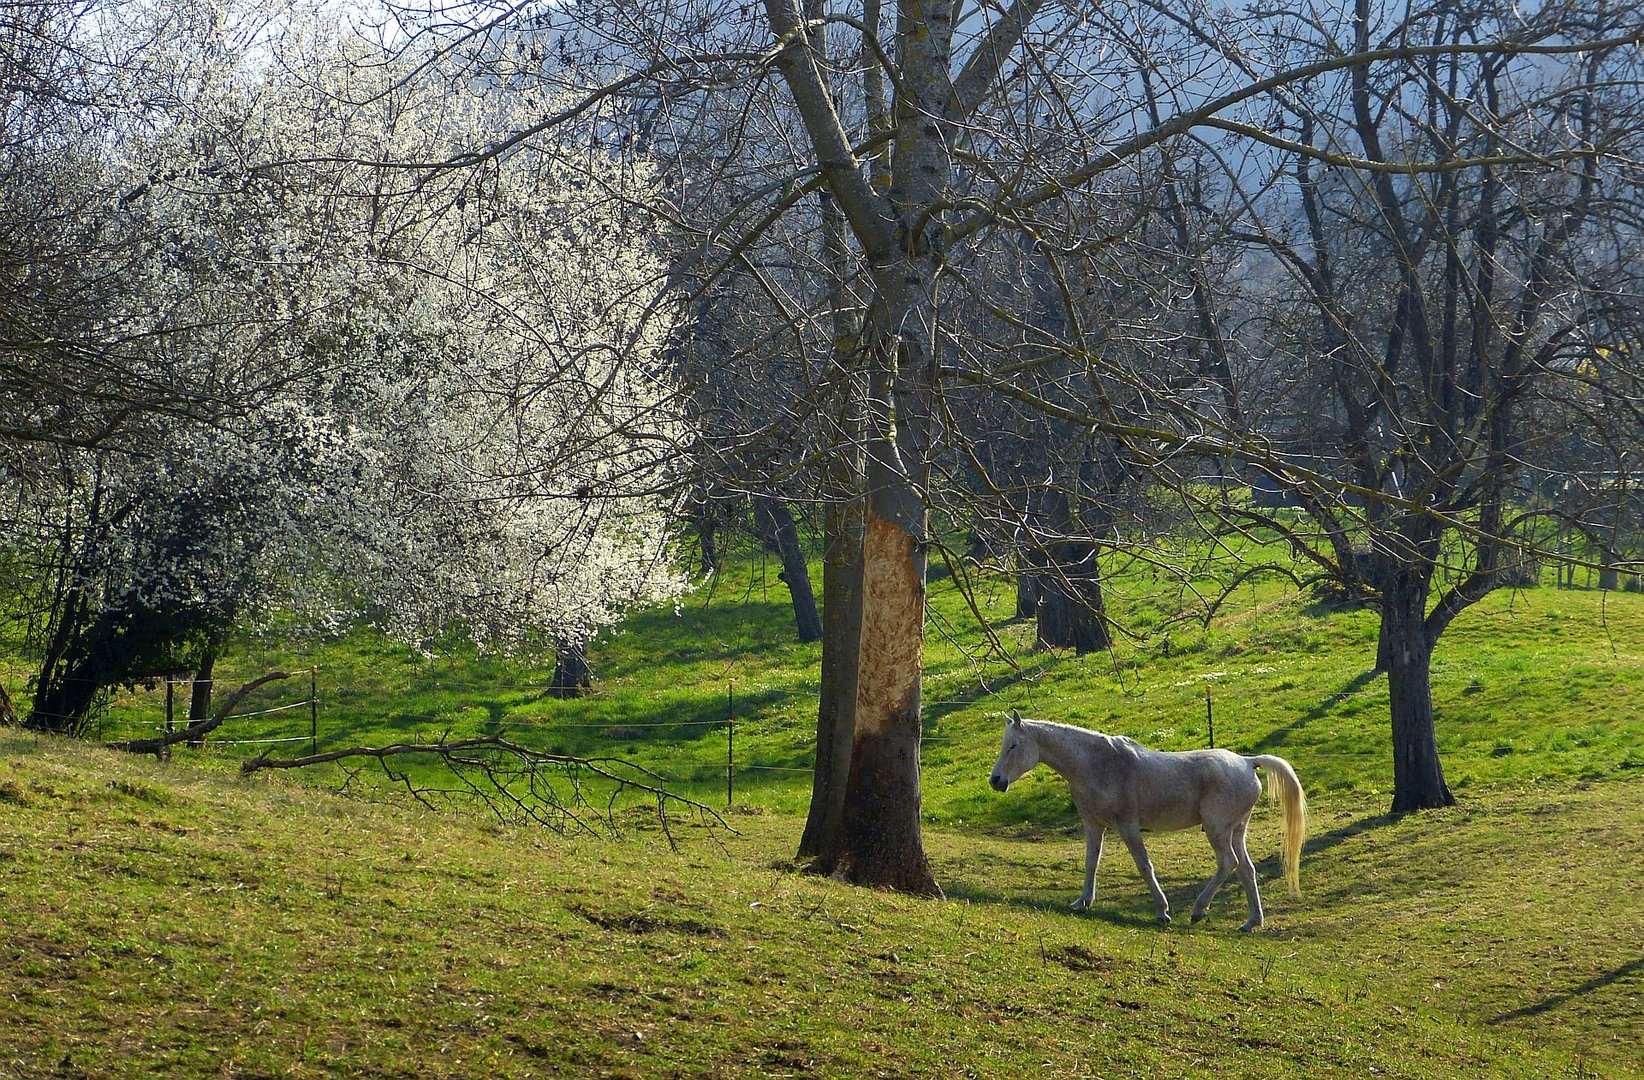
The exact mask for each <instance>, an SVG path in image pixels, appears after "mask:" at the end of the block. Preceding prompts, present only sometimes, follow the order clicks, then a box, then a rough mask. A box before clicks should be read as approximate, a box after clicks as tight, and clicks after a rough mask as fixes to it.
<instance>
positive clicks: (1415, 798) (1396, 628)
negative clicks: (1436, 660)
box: [1377, 574, 1456, 814]
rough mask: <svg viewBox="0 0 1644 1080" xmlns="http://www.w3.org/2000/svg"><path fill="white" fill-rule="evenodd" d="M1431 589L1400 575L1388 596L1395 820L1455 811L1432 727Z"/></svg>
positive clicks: (1385, 632)
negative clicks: (1420, 813)
mask: <svg viewBox="0 0 1644 1080" xmlns="http://www.w3.org/2000/svg"><path fill="white" fill-rule="evenodd" d="M1426 610H1427V588H1426V586H1425V584H1424V583H1423V582H1422V581H1420V580H1419V579H1417V578H1415V577H1414V576H1412V575H1408V574H1401V575H1398V576H1396V577H1394V579H1393V580H1392V581H1391V582H1389V583H1388V585H1387V586H1386V589H1385V591H1384V593H1383V599H1382V615H1381V642H1380V644H1379V645H1378V648H1377V654H1378V656H1380V657H1381V658H1383V659H1384V660H1385V661H1386V663H1387V690H1388V699H1389V704H1390V706H1391V712H1392V720H1393V805H1392V808H1391V809H1392V812H1393V813H1395V814H1402V813H1406V812H1408V811H1411V810H1426V809H1432V808H1435V807H1440V806H1453V805H1455V801H1456V799H1455V796H1454V795H1452V794H1451V793H1450V788H1449V787H1448V786H1447V785H1446V784H1445V782H1444V766H1443V765H1442V764H1441V763H1440V761H1439V753H1438V735H1437V731H1436V729H1435V727H1434V721H1433V689H1432V666H1433V643H1432V640H1431V638H1430V636H1429V634H1428V631H1427V626H1426Z"/></svg>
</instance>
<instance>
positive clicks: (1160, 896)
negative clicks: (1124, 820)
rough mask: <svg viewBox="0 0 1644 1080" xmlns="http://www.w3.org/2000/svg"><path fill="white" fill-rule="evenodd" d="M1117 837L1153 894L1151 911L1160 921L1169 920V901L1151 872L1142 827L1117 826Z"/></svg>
mask: <svg viewBox="0 0 1644 1080" xmlns="http://www.w3.org/2000/svg"><path fill="white" fill-rule="evenodd" d="M1119 837H1120V839H1122V840H1124V842H1125V847H1127V848H1129V849H1130V857H1131V858H1132V859H1135V860H1136V869H1137V870H1139V871H1140V872H1141V875H1142V880H1143V881H1145V882H1147V888H1148V891H1149V892H1151V893H1152V894H1153V911H1154V913H1155V914H1156V915H1157V916H1158V919H1159V921H1160V922H1161V923H1167V922H1169V921H1170V901H1169V900H1168V899H1166V897H1165V894H1164V890H1163V889H1161V888H1159V879H1158V877H1157V876H1156V875H1155V874H1154V873H1153V862H1152V860H1151V859H1149V858H1148V857H1147V845H1146V844H1144V843H1142V827H1141V826H1140V825H1134V824H1132V825H1121V826H1119Z"/></svg>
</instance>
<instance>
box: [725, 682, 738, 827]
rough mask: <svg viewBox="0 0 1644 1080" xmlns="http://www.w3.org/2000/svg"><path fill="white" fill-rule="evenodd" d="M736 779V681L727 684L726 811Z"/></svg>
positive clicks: (729, 805) (728, 807)
mask: <svg viewBox="0 0 1644 1080" xmlns="http://www.w3.org/2000/svg"><path fill="white" fill-rule="evenodd" d="M735 777H736V680H735V679H732V680H731V681H730V682H728V683H726V684H725V809H727V810H729V809H730V808H731V797H732V794H733V792H734V788H735Z"/></svg>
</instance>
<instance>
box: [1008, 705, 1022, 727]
mask: <svg viewBox="0 0 1644 1080" xmlns="http://www.w3.org/2000/svg"><path fill="white" fill-rule="evenodd" d="M1021 722H1022V714H1021V713H1019V712H1017V711H1016V710H1015V709H1012V710H1010V717H1009V718H1008V719H1007V720H1006V721H1005V723H1006V724H1009V725H1010V726H1011V727H1016V726H1017V725H1018V724H1020V723H1021Z"/></svg>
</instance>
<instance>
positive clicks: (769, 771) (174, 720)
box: [93, 666, 976, 806]
mask: <svg viewBox="0 0 1644 1080" xmlns="http://www.w3.org/2000/svg"><path fill="white" fill-rule="evenodd" d="M307 674H308V676H309V678H308V679H307V680H306V683H307V685H306V686H305V687H304V688H303V689H304V690H305V691H306V693H304V694H303V696H302V697H300V698H295V699H289V700H283V701H282V700H278V699H277V695H279V694H280V693H281V692H282V691H284V692H286V693H289V690H287V689H286V688H287V687H289V685H290V684H289V683H285V684H281V683H273V684H270V685H269V686H268V687H266V688H263V689H262V690H260V691H259V692H258V694H257V696H258V697H261V698H264V699H265V700H266V699H267V698H270V697H273V698H275V700H273V701H272V702H269V703H265V704H260V705H258V706H257V707H254V708H245V709H242V710H240V711H237V712H234V713H231V714H229V715H227V716H225V717H224V718H223V720H222V723H221V724H220V725H219V726H218V727H217V728H216V729H215V730H213V731H211V732H210V733H209V734H208V735H206V736H204V737H203V738H201V739H200V740H198V741H197V742H191V743H190V745H191V746H192V747H193V748H194V749H197V750H209V749H224V748H232V749H234V750H236V751H237V750H241V749H245V748H262V749H264V750H265V751H274V750H277V748H280V747H291V748H293V749H295V750H298V751H299V752H300V751H306V752H307V753H308V754H310V755H316V754H318V753H319V752H320V750H321V747H322V746H325V747H327V748H328V749H336V748H339V747H341V746H342V745H345V744H347V743H349V741H350V739H351V737H354V736H357V735H365V734H367V731H366V730H362V729H371V728H373V727H374V732H373V733H374V734H375V735H376V736H378V737H380V736H382V735H383V734H384V731H383V728H384V726H385V725H383V724H381V723H379V724H377V725H370V724H365V723H362V721H361V719H360V714H361V712H362V711H374V712H376V713H378V714H383V713H385V712H386V713H389V714H391V726H392V728H393V729H394V731H395V735H396V737H397V738H398V737H412V736H416V735H422V734H425V733H426V732H427V731H428V730H429V729H430V728H437V729H438V730H439V731H440V732H441V735H440V736H438V737H439V738H444V737H445V736H446V735H449V734H452V733H454V732H456V731H459V730H461V731H467V730H471V729H472V728H474V727H476V726H477V727H481V728H483V729H485V730H486V731H487V732H488V733H493V734H505V735H527V736H528V737H529V738H530V740H531V741H532V742H535V743H539V744H540V743H550V744H551V743H552V742H553V739H554V736H556V735H574V736H579V738H578V739H577V744H578V756H583V757H589V758H593V757H619V756H620V755H621V753H622V751H624V750H632V749H633V748H634V746H635V744H636V743H637V742H640V741H641V739H639V738H636V736H638V735H639V733H644V734H645V735H654V734H657V733H662V732H668V731H673V732H681V733H685V732H689V733H693V736H694V737H695V738H704V737H708V736H712V735H714V734H716V733H719V732H722V733H723V734H724V739H725V744H724V746H725V752H724V757H723V760H722V761H721V762H716V763H714V764H711V765H709V764H695V765H679V766H675V767H673V768H671V769H669V770H668V775H667V776H666V777H665V779H666V780H667V781H668V782H669V783H679V784H690V785H701V784H704V783H708V782H717V781H718V780H721V779H723V781H724V783H725V801H726V805H727V806H729V805H731V804H732V803H733V802H734V799H735V788H736V783H737V779H738V777H739V776H744V775H749V774H759V775H766V776H769V777H772V778H780V777H798V776H809V775H811V774H812V772H813V771H814V768H815V765H814V760H813V759H814V752H813V754H812V760H803V761H799V762H795V761H793V760H792V759H791V751H790V754H788V755H783V757H782V758H779V760H778V761H776V762H772V761H769V760H760V756H761V755H760V754H759V752H758V751H757V750H750V749H749V748H748V747H747V743H746V742H744V748H743V750H742V752H741V753H740V754H739V753H738V749H737V746H736V735H737V731H738V729H739V728H743V729H746V728H749V727H752V728H755V729H756V730H757V733H758V734H759V735H760V736H761V737H763V738H764V739H765V741H766V743H767V744H768V742H769V739H770V737H771V736H773V735H775V736H778V737H780V736H783V735H787V736H790V737H791V738H790V739H789V740H788V742H789V744H790V746H791V747H795V748H797V747H800V746H803V747H806V748H808V749H810V748H814V740H815V722H814V719H808V722H806V721H801V720H798V719H796V718H795V717H794V716H793V709H792V706H793V704H794V703H795V702H800V701H807V700H808V701H812V702H814V700H815V692H814V691H810V690H805V689H791V688H773V687H763V688H761V689H760V690H759V691H758V692H757V693H756V694H755V695H753V696H752V697H751V698H744V699H741V700H739V699H738V697H737V691H736V683H735V681H734V680H731V681H728V682H727V683H726V684H725V685H724V701H723V709H722V714H721V715H719V716H715V717H711V718H702V719H680V720H631V721H630V720H625V719H616V720H611V719H607V720H597V721H581V720H570V719H566V720H560V719H557V718H556V719H545V718H543V717H541V716H539V715H524V716H508V715H506V714H504V715H503V716H501V717H493V718H492V719H490V720H479V719H475V718H474V717H473V716H472V715H471V714H472V713H473V712H474V711H475V709H476V708H479V707H481V706H480V705H478V703H476V702H475V701H474V700H473V698H475V697H480V696H483V697H484V698H485V699H486V701H487V702H488V703H494V702H495V700H496V699H497V698H498V697H508V696H514V697H517V698H518V699H519V700H520V701H521V702H525V701H531V700H534V699H539V698H540V697H541V696H542V695H543V694H544V692H545V688H544V687H542V686H540V685H529V686H516V685H507V684H501V683H470V684H460V683H458V684H451V683H432V684H429V685H427V686H421V687H417V688H416V689H417V690H420V691H423V692H428V691H437V692H438V693H440V694H442V695H446V696H448V697H449V698H450V699H451V704H450V706H448V707H446V708H442V709H441V710H440V711H438V712H405V711H400V710H392V709H390V710H383V709H381V708H377V709H375V710H362V707H361V705H360V704H359V700H358V699H360V698H361V697H362V696H365V694H364V692H362V691H360V690H358V689H356V688H352V687H343V686H332V687H326V686H325V685H324V684H323V682H322V680H321V677H320V668H319V667H317V666H316V667H313V668H311V669H310V670H309V671H308V672H307ZM218 681H220V680H212V679H209V678H206V679H201V678H195V677H193V676H190V675H187V674H181V675H176V676H170V677H166V678H163V679H158V680H155V682H154V683H153V684H151V685H149V686H146V687H139V688H133V689H131V690H129V691H126V692H125V693H123V694H121V695H119V697H118V698H117V699H116V700H115V701H113V702H108V703H104V704H103V705H102V706H100V707H99V709H98V710H97V712H96V715H95V718H94V720H93V724H94V727H93V732H94V735H95V737H96V739H97V740H98V741H101V742H116V741H121V740H125V739H129V738H131V737H132V736H134V735H137V734H150V735H158V734H167V735H171V734H175V733H177V732H180V731H182V732H186V729H187V727H188V724H189V723H190V721H191V719H193V720H198V719H199V718H200V717H199V716H198V715H197V714H196V715H193V716H190V715H189V711H188V709H187V706H188V703H189V702H191V701H192V700H193V698H194V693H195V688H196V687H197V686H200V685H202V684H203V685H206V686H208V687H211V689H212V691H215V689H216V685H215V684H216V682H218ZM223 685H224V687H225V688H226V687H227V685H228V684H227V683H226V682H224V683H223ZM464 691H466V693H465V692H464ZM206 696H207V697H208V698H209V696H210V695H209V694H207V695H206ZM339 697H347V698H350V699H353V700H352V701H351V704H350V705H349V706H348V708H347V709H346V710H344V711H343V715H337V713H336V711H334V710H335V699H337V698H339ZM465 698H466V699H467V700H465ZM328 699H330V700H329V701H328ZM162 702H163V704H162ZM179 703H182V705H183V708H179ZM975 703H976V699H972V698H949V699H933V700H927V701H926V702H925V703H924V704H925V706H926V707H927V708H928V709H931V710H937V711H941V710H947V709H952V708H959V707H965V706H970V705H974V704H975ZM807 712H808V710H807ZM465 714H468V715H465ZM952 738H953V737H952V736H948V735H943V734H938V733H935V732H930V733H926V734H924V735H923V736H922V739H921V741H922V742H925V743H932V744H941V743H947V742H951V741H952ZM302 744H306V745H302ZM290 756H298V755H297V754H292V755H290Z"/></svg>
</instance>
